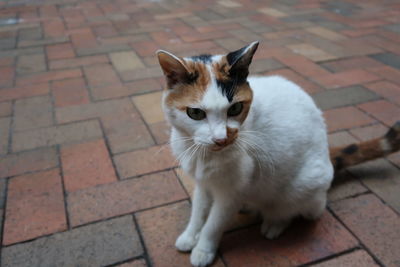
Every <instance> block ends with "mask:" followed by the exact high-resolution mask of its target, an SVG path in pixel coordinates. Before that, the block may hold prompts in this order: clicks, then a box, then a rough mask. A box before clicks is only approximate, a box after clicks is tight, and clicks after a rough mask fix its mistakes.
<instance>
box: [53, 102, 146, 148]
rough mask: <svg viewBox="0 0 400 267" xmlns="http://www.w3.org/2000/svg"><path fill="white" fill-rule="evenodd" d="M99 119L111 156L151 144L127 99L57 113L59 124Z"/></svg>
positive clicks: (142, 124) (60, 110) (77, 107)
mask: <svg viewBox="0 0 400 267" xmlns="http://www.w3.org/2000/svg"><path fill="white" fill-rule="evenodd" d="M98 117H100V118H101V121H102V123H103V126H104V130H105V133H106V135H107V138H108V141H109V144H110V147H111V150H112V152H113V153H120V152H126V151H130V150H132V149H138V148H143V147H147V146H150V145H153V144H154V141H153V139H152V137H151V135H150V133H149V132H148V130H147V128H146V126H145V125H144V123H143V121H142V120H141V118H140V115H139V113H138V112H137V111H136V110H135V109H134V107H133V104H132V102H131V101H130V100H128V99H116V100H109V101H102V102H98V103H91V104H87V105H80V106H74V107H65V108H60V109H57V110H56V118H57V121H58V122H61V123H66V122H72V121H76V120H84V119H91V118H98Z"/></svg>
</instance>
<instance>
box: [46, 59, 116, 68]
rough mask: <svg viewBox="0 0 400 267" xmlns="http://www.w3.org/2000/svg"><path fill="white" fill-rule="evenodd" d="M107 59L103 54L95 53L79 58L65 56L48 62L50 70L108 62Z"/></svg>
mask: <svg viewBox="0 0 400 267" xmlns="http://www.w3.org/2000/svg"><path fill="white" fill-rule="evenodd" d="M108 62H109V60H108V58H107V56H105V55H95V56H87V57H79V58H67V59H59V60H52V61H50V63H49V66H50V69H51V70H57V69H67V68H75V67H80V66H88V65H93V64H101V63H108Z"/></svg>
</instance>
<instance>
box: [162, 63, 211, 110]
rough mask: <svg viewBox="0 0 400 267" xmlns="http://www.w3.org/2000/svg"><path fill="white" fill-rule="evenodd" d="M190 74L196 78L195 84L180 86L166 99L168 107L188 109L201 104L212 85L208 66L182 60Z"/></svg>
mask: <svg viewBox="0 0 400 267" xmlns="http://www.w3.org/2000/svg"><path fill="white" fill-rule="evenodd" d="M182 61H183V62H184V64H185V67H186V68H187V70H188V71H189V73H191V74H193V75H195V76H196V79H195V81H194V82H193V83H190V84H179V85H177V86H176V87H174V89H173V90H172V92H171V93H170V94H169V95H168V96H167V98H166V99H165V101H166V104H167V105H168V106H175V107H176V108H178V109H182V110H183V109H186V107H187V106H189V105H190V104H193V103H197V102H200V101H201V99H202V98H203V95H204V93H205V91H206V89H207V86H208V85H209V83H210V74H209V73H208V71H207V68H206V66H205V65H204V64H203V63H201V62H194V61H185V60H182Z"/></svg>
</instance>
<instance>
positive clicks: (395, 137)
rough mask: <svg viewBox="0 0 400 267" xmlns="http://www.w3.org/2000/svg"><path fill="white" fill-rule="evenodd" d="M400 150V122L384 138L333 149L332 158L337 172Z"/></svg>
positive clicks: (331, 149)
mask: <svg viewBox="0 0 400 267" xmlns="http://www.w3.org/2000/svg"><path fill="white" fill-rule="evenodd" d="M398 150H400V121H398V122H396V123H395V124H394V125H393V126H392V127H391V128H390V129H389V131H388V132H387V133H386V134H385V135H384V136H382V137H380V138H376V139H372V140H369V141H365V142H361V143H357V144H351V145H347V146H343V147H331V148H330V151H329V152H330V157H331V161H332V164H333V166H334V168H335V171H338V170H341V169H344V168H346V167H349V166H353V165H356V164H359V163H362V162H365V161H368V160H372V159H376V158H380V157H383V156H385V155H388V154H390V153H393V152H396V151H398Z"/></svg>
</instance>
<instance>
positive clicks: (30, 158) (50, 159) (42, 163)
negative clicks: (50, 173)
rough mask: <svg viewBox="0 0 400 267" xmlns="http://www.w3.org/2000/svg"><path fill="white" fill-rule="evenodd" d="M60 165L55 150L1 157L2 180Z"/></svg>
mask: <svg viewBox="0 0 400 267" xmlns="http://www.w3.org/2000/svg"><path fill="white" fill-rule="evenodd" d="M58 164H59V163H58V157H57V152H56V150H55V149H54V148H43V149H38V150H34V151H27V152H22V153H18V154H9V155H7V156H5V157H0V178H6V177H11V176H14V175H20V174H24V173H27V172H33V171H39V170H45V169H50V168H53V167H56V166H58Z"/></svg>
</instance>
